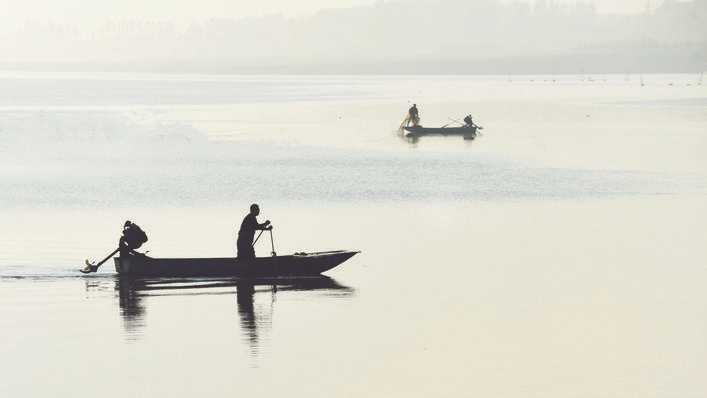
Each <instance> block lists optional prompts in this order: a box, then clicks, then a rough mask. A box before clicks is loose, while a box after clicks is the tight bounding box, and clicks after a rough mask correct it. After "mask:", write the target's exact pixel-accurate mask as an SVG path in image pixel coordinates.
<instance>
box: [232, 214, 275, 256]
mask: <svg viewBox="0 0 707 398" xmlns="http://www.w3.org/2000/svg"><path fill="white" fill-rule="evenodd" d="M258 214H260V207H259V206H258V205H257V204H255V203H253V204H252V205H250V213H248V215H246V216H245V218H243V222H241V228H240V230H238V241H237V242H236V246H237V249H238V254H237V256H238V258H243V259H252V258H255V249H253V238H254V237H255V231H256V230H262V231H268V230H271V229H272V225H270V220H265V222H264V223H262V224H261V223H258V219H257V218H256V217H258Z"/></svg>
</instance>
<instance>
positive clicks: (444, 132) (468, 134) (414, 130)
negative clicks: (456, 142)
mask: <svg viewBox="0 0 707 398" xmlns="http://www.w3.org/2000/svg"><path fill="white" fill-rule="evenodd" d="M404 129H405V131H406V133H405V136H406V137H411V138H414V137H422V136H434V135H440V136H448V135H455V136H462V137H464V138H474V137H476V126H462V127H422V126H410V127H404Z"/></svg>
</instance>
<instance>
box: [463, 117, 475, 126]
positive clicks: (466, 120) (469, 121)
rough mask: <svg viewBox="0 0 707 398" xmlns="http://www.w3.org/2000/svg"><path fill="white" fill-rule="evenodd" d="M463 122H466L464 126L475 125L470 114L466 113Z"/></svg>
mask: <svg viewBox="0 0 707 398" xmlns="http://www.w3.org/2000/svg"><path fill="white" fill-rule="evenodd" d="M464 123H466V126H465V127H474V126H476V125H475V124H474V120H473V119H472V118H471V115H466V117H464Z"/></svg>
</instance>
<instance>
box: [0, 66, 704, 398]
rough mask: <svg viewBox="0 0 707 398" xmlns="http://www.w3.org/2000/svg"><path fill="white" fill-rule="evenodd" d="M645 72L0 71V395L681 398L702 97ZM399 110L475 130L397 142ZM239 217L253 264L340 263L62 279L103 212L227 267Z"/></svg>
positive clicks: (698, 348)
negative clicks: (251, 220) (287, 260)
mask: <svg viewBox="0 0 707 398" xmlns="http://www.w3.org/2000/svg"><path fill="white" fill-rule="evenodd" d="M553 79H555V81H553ZM644 80H645V82H646V85H645V86H643V87H641V86H640V84H639V82H638V79H637V77H632V76H593V77H592V80H591V81H590V80H588V79H587V78H586V77H581V76H558V77H546V76H545V77H543V76H523V77H513V78H512V79H511V80H510V81H509V79H508V78H507V77H455V76H437V77H435V76H426V77H415V76H405V77H353V76H326V77H316V76H315V77H312V76H285V77H283V76H279V77H272V76H217V77H214V76H192V75H187V76H185V75H174V76H157V75H122V74H95V75H79V74H75V75H74V74H60V75H57V74H30V73H14V72H12V73H10V72H7V73H2V74H0V89H1V90H0V137H1V138H2V140H0V219H2V220H3V221H4V226H5V228H3V229H2V231H0V247H2V250H1V251H0V375H2V377H1V378H0V396H3V397H4V396H8V397H24V396H27V397H36V396H75V397H89V396H97V395H100V396H110V397H126V396H145V397H151V396H157V395H165V396H175V397H191V396H216V397H220V396H234V395H237V394H242V393H246V394H254V393H255V394H259V395H268V396H270V395H276V394H277V395H285V396H292V397H301V396H332V395H335V396H380V397H389V396H401V397H403V396H404V397H409V396H418V397H430V396H449V397H452V396H454V397H458V396H489V397H528V396H537V397H558V398H559V397H562V398H564V397H568V396H573V397H597V396H607V397H625V396H641V397H645V396H648V397H681V398H682V397H693V396H694V397H701V396H704V395H705V394H706V393H707V382H705V381H704V377H703V376H702V374H703V373H704V369H705V368H706V367H707V359H706V358H707V343H705V339H704V336H705V333H706V332H707V312H706V311H705V305H706V303H707V293H705V289H704V286H705V282H707V266H706V265H705V264H707V250H705V243H706V242H707V228H705V227H706V226H707V201H706V200H705V199H706V194H707V160H706V159H707V133H705V132H706V131H707V90H706V89H705V86H703V85H698V84H697V77H696V76H691V75H663V76H644ZM410 101H414V102H416V103H418V105H419V107H420V109H421V116H422V123H423V124H424V125H429V126H435V125H437V126H439V125H444V124H447V123H451V122H450V120H448V118H450V117H451V118H459V117H462V116H463V115H465V114H467V113H472V114H473V115H474V118H475V120H476V121H477V123H478V124H480V125H482V126H484V127H485V129H484V130H483V135H482V136H480V137H478V138H477V139H476V140H475V141H472V142H465V141H463V140H462V139H460V138H453V137H449V138H436V139H421V140H420V141H419V142H416V143H411V142H408V141H406V140H404V139H402V138H401V137H400V136H399V135H398V134H397V133H396V131H395V130H396V128H397V126H398V124H399V123H400V120H401V119H402V117H403V116H404V113H405V111H406V109H407V107H408V106H409V103H410ZM254 201H257V202H259V203H260V204H261V207H262V209H263V218H264V219H265V218H269V219H270V220H272V221H273V223H274V224H275V227H276V229H275V244H276V249H277V251H278V253H281V254H286V253H291V252H294V251H301V250H305V251H314V250H326V249H357V250H361V251H362V253H361V254H359V255H357V256H356V257H354V258H353V259H351V260H349V261H348V262H346V263H344V264H343V265H342V266H340V267H339V268H336V269H334V270H332V271H330V272H329V273H328V274H327V276H326V277H321V278H306V279H294V280H275V281H272V280H269V281H267V280H263V281H256V282H255V283H253V282H251V281H243V280H230V279H226V280H224V279H146V280H126V279H121V278H118V277H116V276H115V275H114V273H113V270H112V269H111V268H110V267H109V266H105V267H103V268H102V270H101V272H100V273H98V274H93V275H91V276H88V277H85V276H82V275H79V274H78V273H77V272H76V269H77V268H79V267H80V266H81V264H82V262H83V259H84V258H86V257H89V258H100V257H102V256H103V255H105V254H107V253H108V252H109V251H111V249H112V248H113V247H114V245H115V243H116V240H117V238H118V233H119V231H120V228H121V225H122V222H123V221H124V220H126V219H131V220H134V221H136V222H137V223H139V224H140V225H141V226H142V227H143V228H144V229H145V230H146V231H147V232H148V235H149V236H150V241H149V242H148V243H147V244H146V246H145V249H146V250H150V254H151V255H154V256H228V255H232V254H233V252H234V249H235V247H234V246H235V228H236V226H237V225H238V224H239V223H240V220H241V218H242V217H243V216H244V215H245V213H246V212H247V207H248V205H249V204H250V203H251V202H254ZM267 243H268V242H262V243H259V244H258V247H257V252H258V254H259V255H263V256H265V255H268V253H269V251H270V248H269V245H268V244H267Z"/></svg>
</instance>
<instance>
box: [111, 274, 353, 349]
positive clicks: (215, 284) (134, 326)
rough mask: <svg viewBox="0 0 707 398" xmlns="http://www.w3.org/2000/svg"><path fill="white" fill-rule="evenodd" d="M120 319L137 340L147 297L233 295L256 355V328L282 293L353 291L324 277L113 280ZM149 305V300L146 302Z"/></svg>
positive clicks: (264, 322) (268, 320)
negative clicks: (261, 299)
mask: <svg viewBox="0 0 707 398" xmlns="http://www.w3.org/2000/svg"><path fill="white" fill-rule="evenodd" d="M115 290H116V291H117V293H118V303H119V309H120V316H121V318H122V320H123V326H124V328H125V334H126V336H127V337H128V339H137V338H139V337H140V336H141V335H142V333H143V329H144V328H145V327H146V323H145V314H146V311H147V309H146V300H145V298H146V297H157V296H160V297H162V296H199V295H233V294H234V293H235V296H236V297H235V304H236V307H237V314H238V319H239V323H240V325H241V330H242V333H243V337H244V338H245V340H247V341H248V342H249V344H250V346H251V350H253V351H257V349H258V345H259V332H260V330H259V328H262V327H263V326H264V325H269V324H270V323H271V319H272V314H273V310H274V305H275V298H276V295H277V294H278V293H282V292H298V291H301V292H305V291H321V293H323V294H322V296H323V297H332V296H336V297H342V296H344V297H346V296H352V295H353V294H354V292H355V290H354V289H353V288H350V287H347V286H344V285H341V284H339V283H338V282H337V281H335V280H334V279H332V278H329V277H326V276H318V277H307V278H275V279H238V278H232V279H230V278H229V279H221V278H218V279H214V278H126V277H116V278H115ZM267 294H269V295H270V300H269V306H262V305H261V306H258V305H256V296H260V295H267ZM147 301H149V300H147Z"/></svg>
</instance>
